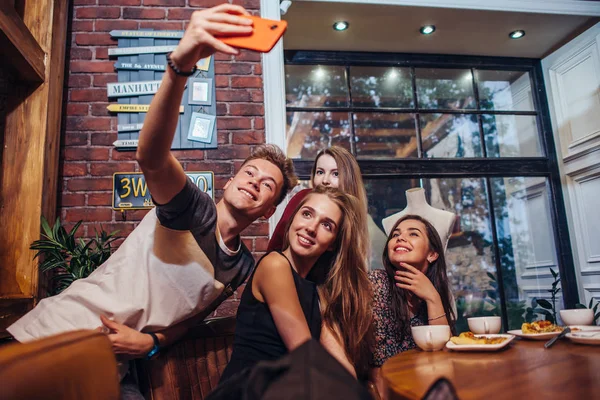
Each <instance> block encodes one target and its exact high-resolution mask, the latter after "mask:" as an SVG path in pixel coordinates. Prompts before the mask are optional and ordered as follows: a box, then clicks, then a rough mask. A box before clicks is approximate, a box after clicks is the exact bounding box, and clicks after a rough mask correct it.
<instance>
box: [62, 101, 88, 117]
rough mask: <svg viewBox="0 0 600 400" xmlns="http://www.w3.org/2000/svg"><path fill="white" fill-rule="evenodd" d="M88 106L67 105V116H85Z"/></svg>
mask: <svg viewBox="0 0 600 400" xmlns="http://www.w3.org/2000/svg"><path fill="white" fill-rule="evenodd" d="M88 108H89V106H88V105H87V104H79V103H78V104H74V103H70V104H67V115H71V116H73V115H87V114H88Z"/></svg>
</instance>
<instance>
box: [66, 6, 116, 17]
mask: <svg viewBox="0 0 600 400" xmlns="http://www.w3.org/2000/svg"><path fill="white" fill-rule="evenodd" d="M120 16H121V9H120V8H119V7H79V8H76V9H75V18H77V19H117V18H119V17H120Z"/></svg>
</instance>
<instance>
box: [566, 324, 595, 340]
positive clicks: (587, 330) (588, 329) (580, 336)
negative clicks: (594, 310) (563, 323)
mask: <svg viewBox="0 0 600 400" xmlns="http://www.w3.org/2000/svg"><path fill="white" fill-rule="evenodd" d="M570 328H571V329H573V328H577V329H579V331H575V332H570V333H567V334H566V335H565V336H566V337H567V338H569V340H571V341H572V342H574V343H580V344H591V345H600V326H571V327H570Z"/></svg>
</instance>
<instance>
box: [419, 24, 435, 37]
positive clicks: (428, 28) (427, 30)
mask: <svg viewBox="0 0 600 400" xmlns="http://www.w3.org/2000/svg"><path fill="white" fill-rule="evenodd" d="M419 32H421V34H423V35H431V34H432V33H433V32H435V25H425V26H422V27H421V29H419Z"/></svg>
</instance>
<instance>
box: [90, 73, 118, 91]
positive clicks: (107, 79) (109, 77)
mask: <svg viewBox="0 0 600 400" xmlns="http://www.w3.org/2000/svg"><path fill="white" fill-rule="evenodd" d="M115 82H117V74H102V75H94V86H100V87H104V88H105V87H106V84H107V83H115Z"/></svg>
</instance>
